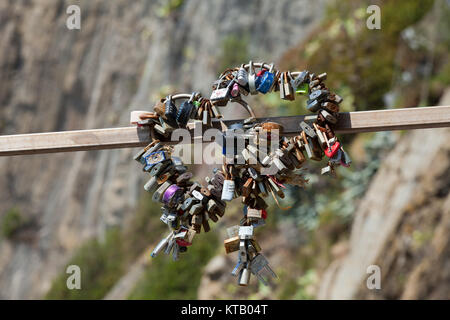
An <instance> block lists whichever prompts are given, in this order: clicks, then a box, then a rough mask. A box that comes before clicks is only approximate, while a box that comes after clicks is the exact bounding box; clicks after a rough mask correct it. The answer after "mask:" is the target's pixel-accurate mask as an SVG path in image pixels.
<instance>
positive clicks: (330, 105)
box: [321, 102, 339, 113]
mask: <svg viewBox="0 0 450 320" xmlns="http://www.w3.org/2000/svg"><path fill="white" fill-rule="evenodd" d="M321 106H322V108H325V109H327V110H329V111H331V112H333V113H338V112H339V106H338V105H337V104H335V103H332V102H323V103H322V104H321Z"/></svg>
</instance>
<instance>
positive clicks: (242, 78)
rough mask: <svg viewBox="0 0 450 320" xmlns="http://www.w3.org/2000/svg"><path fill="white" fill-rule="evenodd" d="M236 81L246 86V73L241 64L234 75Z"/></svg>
mask: <svg viewBox="0 0 450 320" xmlns="http://www.w3.org/2000/svg"><path fill="white" fill-rule="evenodd" d="M236 81H237V83H239V84H240V85H241V86H243V87H244V86H246V85H247V83H248V73H247V71H246V70H245V68H244V66H241V67H240V68H239V70H238V72H237V75H236Z"/></svg>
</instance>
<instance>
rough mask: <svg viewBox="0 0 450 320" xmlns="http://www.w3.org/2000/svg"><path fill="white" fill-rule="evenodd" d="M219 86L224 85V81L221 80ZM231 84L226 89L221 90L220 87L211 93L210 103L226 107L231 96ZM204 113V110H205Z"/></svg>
mask: <svg viewBox="0 0 450 320" xmlns="http://www.w3.org/2000/svg"><path fill="white" fill-rule="evenodd" d="M219 81H220V82H219V86H220V84H222V79H219ZM230 83H231V82H229V83H227V86H226V87H222V88H220V87H219V86H218V87H217V89H215V90H213V92H212V93H211V97H210V101H211V102H212V103H213V104H215V105H217V106H225V105H226V104H227V102H228V99H229V96H230V86H228V84H230ZM203 112H204V110H203Z"/></svg>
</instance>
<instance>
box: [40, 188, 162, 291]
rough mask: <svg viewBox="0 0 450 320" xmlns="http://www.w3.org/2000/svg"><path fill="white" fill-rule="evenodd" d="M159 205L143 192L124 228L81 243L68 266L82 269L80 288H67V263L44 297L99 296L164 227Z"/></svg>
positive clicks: (112, 230) (108, 288) (156, 237)
mask: <svg viewBox="0 0 450 320" xmlns="http://www.w3.org/2000/svg"><path fill="white" fill-rule="evenodd" d="M159 217H160V211H159V207H158V206H155V204H154V203H152V201H151V198H150V197H149V196H148V195H145V196H144V197H143V198H142V200H141V202H140V204H139V206H138V209H137V212H136V214H135V215H134V216H133V217H132V218H131V221H130V223H129V224H128V225H127V226H126V227H125V228H124V229H122V230H121V229H119V228H112V229H110V230H108V231H107V232H106V236H105V239H104V240H103V241H100V240H98V239H93V240H90V241H88V242H86V243H85V244H84V245H82V246H81V247H80V248H79V249H78V251H77V252H76V253H75V255H74V256H73V258H72V259H71V260H70V261H69V263H68V264H67V265H72V264H74V265H78V266H79V267H80V269H81V287H82V288H81V290H68V289H67V287H66V279H67V277H68V275H67V274H66V273H65V269H66V266H65V267H64V269H63V270H62V272H61V274H60V275H59V276H58V277H57V278H56V279H55V280H54V282H53V285H52V287H51V289H50V290H49V292H48V293H47V296H46V298H47V299H101V298H103V297H104V296H105V294H106V293H107V292H108V291H109V290H110V289H111V288H112V286H113V285H114V284H115V282H116V281H117V280H118V279H119V278H120V277H121V276H122V275H123V274H124V272H126V271H127V267H129V266H130V265H131V264H132V263H133V262H134V261H135V260H136V259H137V257H138V256H139V255H141V254H142V252H143V251H144V250H145V249H146V248H147V246H149V245H150V244H151V243H154V242H155V241H157V240H158V239H159V237H160V236H161V235H162V234H163V233H164V232H165V230H166V228H164V225H163V224H162V223H160V221H159Z"/></svg>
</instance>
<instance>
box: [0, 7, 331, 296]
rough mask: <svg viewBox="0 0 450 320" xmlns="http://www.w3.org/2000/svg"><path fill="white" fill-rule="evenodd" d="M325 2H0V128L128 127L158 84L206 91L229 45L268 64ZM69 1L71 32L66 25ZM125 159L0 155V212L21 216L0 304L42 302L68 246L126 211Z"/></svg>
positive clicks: (5, 251) (129, 166) (132, 181)
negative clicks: (75, 14)
mask: <svg viewBox="0 0 450 320" xmlns="http://www.w3.org/2000/svg"><path fill="white" fill-rule="evenodd" d="M324 2H325V1H314V2H312V1H307V0H297V1H288V0H282V1H258V2H246V1H237V0H231V1H225V0H219V1H214V2H211V1H199V0H191V1H185V2H183V1H132V2H130V1H122V0H118V1H106V0H104V1H100V0H94V1H82V2H77V1H75V2H74V1H63V0H40V1H29V0H19V1H2V2H1V3H0V35H1V36H0V104H1V108H0V119H1V121H0V133H1V134H16V133H29V132H44V131H58V130H71V129H84V128H102V127H111V126H124V125H127V122H128V117H129V111H130V110H133V109H142V108H144V109H145V108H149V107H150V105H151V101H154V99H156V97H157V95H158V94H160V93H161V92H165V93H167V88H165V86H169V85H170V86H172V87H174V88H177V89H179V90H180V91H185V90H187V91H189V90H192V89H194V88H195V89H200V90H201V91H202V92H204V93H206V92H208V90H209V85H210V83H211V82H212V81H213V80H214V78H215V77H216V73H217V72H218V71H219V68H220V67H222V62H226V61H225V60H226V59H227V55H228V54H229V52H224V51H227V50H228V51H230V49H229V47H230V46H231V51H233V50H232V49H233V45H236V46H238V45H239V48H240V49H242V48H244V49H245V50H244V51H246V52H245V54H244V55H246V56H248V57H250V56H251V57H252V58H253V59H254V60H258V59H259V58H260V59H264V60H266V61H276V60H277V59H278V58H279V57H280V56H281V54H282V53H283V52H285V51H286V50H287V49H289V48H290V47H291V46H293V45H295V44H297V43H299V42H300V41H301V40H302V39H303V38H304V37H305V36H306V35H308V33H309V32H310V30H311V29H312V28H313V26H314V25H315V23H317V21H319V19H320V16H321V14H322V11H323V8H324ZM76 3H78V4H79V5H80V7H81V30H68V29H67V28H66V19H67V17H68V15H67V14H66V8H67V7H68V6H69V5H70V4H76ZM255 17H257V18H255ZM230 39H231V40H230ZM224 43H228V45H227V46H225V45H224ZM227 48H228V49H227ZM132 152H133V150H108V151H98V152H95V151H93V152H77V153H67V154H54V155H36V156H23V157H9V158H2V159H0V190H1V192H0V215H3V214H5V212H6V211H8V210H9V209H11V208H13V207H16V208H17V209H18V211H19V212H20V214H21V215H23V216H24V217H23V219H25V220H26V221H28V223H26V224H25V225H24V226H23V227H21V228H20V229H18V230H16V232H14V234H13V235H12V236H11V237H10V238H9V239H8V240H7V239H3V240H1V243H0V298H4V299H5V298H6V299H13V298H25V299H27V298H39V297H42V296H43V294H44V293H45V292H46V291H47V290H48V288H49V287H50V284H51V280H52V279H53V277H54V276H55V274H56V273H57V272H59V271H60V270H61V267H62V266H63V265H64V263H65V262H66V261H67V259H68V258H69V257H70V255H71V253H72V252H73V250H74V249H75V248H77V247H79V246H80V244H81V243H82V242H83V241H84V240H86V239H88V238H90V237H102V235H103V234H104V231H105V230H106V228H107V227H108V226H111V225H118V224H121V223H122V222H123V221H124V219H125V217H126V216H129V215H131V214H133V210H134V208H135V206H136V202H137V199H138V197H139V194H140V192H141V186H142V181H141V179H142V175H141V174H140V170H138V168H137V167H136V166H135V164H134V163H132V161H131V160H130V159H131V155H132Z"/></svg>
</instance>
